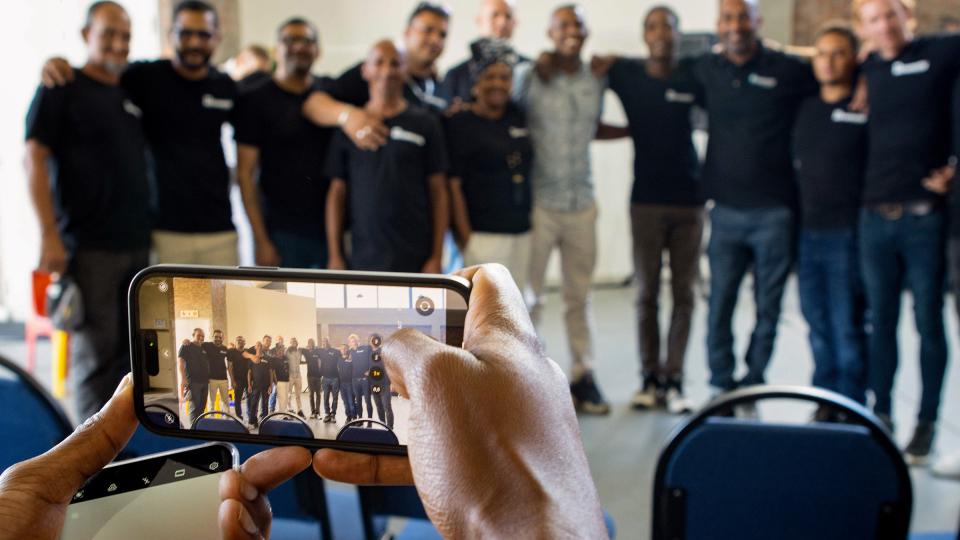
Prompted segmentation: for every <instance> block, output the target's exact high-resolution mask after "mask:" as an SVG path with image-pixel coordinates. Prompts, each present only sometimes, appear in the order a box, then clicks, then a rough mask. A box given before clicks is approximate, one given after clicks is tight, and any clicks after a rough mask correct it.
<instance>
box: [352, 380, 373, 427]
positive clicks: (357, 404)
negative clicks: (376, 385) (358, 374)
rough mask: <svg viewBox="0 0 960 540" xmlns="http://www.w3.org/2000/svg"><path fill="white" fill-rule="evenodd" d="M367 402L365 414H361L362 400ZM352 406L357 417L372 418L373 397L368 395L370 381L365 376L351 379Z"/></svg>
mask: <svg viewBox="0 0 960 540" xmlns="http://www.w3.org/2000/svg"><path fill="white" fill-rule="evenodd" d="M364 401H366V402H367V416H363V402H364ZM353 403H354V405H353V407H354V409H353V410H354V411H356V413H357V416H358V417H363V418H373V399H372V398H371V397H370V381H369V380H368V379H367V378H366V377H363V378H359V379H353Z"/></svg>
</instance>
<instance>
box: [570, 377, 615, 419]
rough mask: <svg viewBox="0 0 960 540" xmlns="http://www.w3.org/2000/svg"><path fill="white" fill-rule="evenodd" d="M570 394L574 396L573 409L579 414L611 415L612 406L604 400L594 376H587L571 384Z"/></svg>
mask: <svg viewBox="0 0 960 540" xmlns="http://www.w3.org/2000/svg"><path fill="white" fill-rule="evenodd" d="M570 394H571V396H573V407H574V408H575V409H576V410H577V412H582V413H584V414H609V413H610V404H609V403H607V401H606V400H605V399H603V395H602V394H600V389H599V388H597V383H596V382H594V380H593V374H592V373H587V374H586V375H584V376H582V377H580V378H579V379H577V381H576V382H573V383H570Z"/></svg>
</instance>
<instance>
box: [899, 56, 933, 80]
mask: <svg viewBox="0 0 960 540" xmlns="http://www.w3.org/2000/svg"><path fill="white" fill-rule="evenodd" d="M927 71H930V62H929V61H927V60H917V61H916V62H910V63H909V64H907V63H904V62H901V61H899V60H898V61H896V62H894V63H893V65H892V66H890V73H891V74H893V76H894V77H902V76H904V75H919V74H920V73H926V72H927Z"/></svg>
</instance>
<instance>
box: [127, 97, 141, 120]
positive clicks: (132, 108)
mask: <svg viewBox="0 0 960 540" xmlns="http://www.w3.org/2000/svg"><path fill="white" fill-rule="evenodd" d="M123 110H124V111H126V112H127V114H129V115H131V116H133V117H134V118H141V117H142V116H143V111H141V110H140V107H137V106H136V105H134V104H133V102H132V101H130V100H129V99H125V100H123Z"/></svg>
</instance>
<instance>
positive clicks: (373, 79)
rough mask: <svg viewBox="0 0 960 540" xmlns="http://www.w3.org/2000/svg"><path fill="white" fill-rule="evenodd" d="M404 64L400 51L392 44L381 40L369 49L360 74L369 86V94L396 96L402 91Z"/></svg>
mask: <svg viewBox="0 0 960 540" xmlns="http://www.w3.org/2000/svg"><path fill="white" fill-rule="evenodd" d="M403 68H404V64H403V58H402V57H401V55H400V51H398V50H397V47H396V46H395V45H394V44H393V42H391V41H388V40H383V41H380V42H378V43H377V44H376V45H374V46H373V48H372V49H370V53H369V54H367V59H366V61H364V63H363V67H362V68H361V73H362V75H363V79H364V80H365V81H367V84H368V85H369V86H370V93H371V94H378V95H379V94H382V93H383V92H385V91H389V92H390V93H393V94H396V93H399V92H401V91H402V89H403V79H404V72H403Z"/></svg>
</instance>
